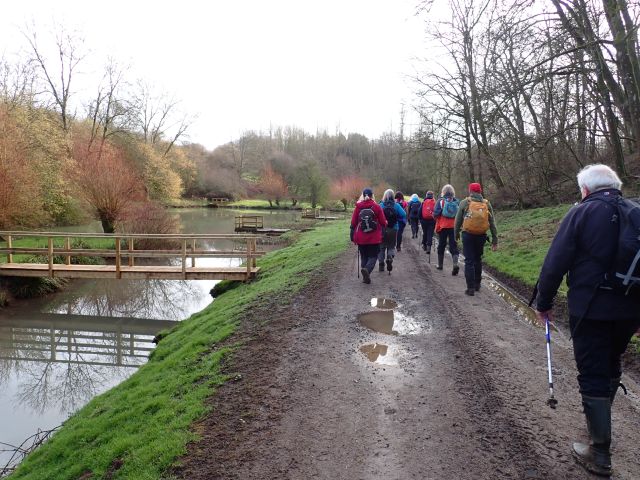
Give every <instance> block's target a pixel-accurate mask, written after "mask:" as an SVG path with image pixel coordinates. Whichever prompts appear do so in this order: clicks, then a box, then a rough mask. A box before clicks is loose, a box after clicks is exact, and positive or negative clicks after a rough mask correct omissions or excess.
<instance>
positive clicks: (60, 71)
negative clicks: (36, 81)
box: [24, 27, 84, 132]
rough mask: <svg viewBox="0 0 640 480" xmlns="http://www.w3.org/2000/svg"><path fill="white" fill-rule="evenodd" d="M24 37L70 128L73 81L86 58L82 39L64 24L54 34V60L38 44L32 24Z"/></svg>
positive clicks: (63, 123) (63, 121)
mask: <svg viewBox="0 0 640 480" xmlns="http://www.w3.org/2000/svg"><path fill="white" fill-rule="evenodd" d="M24 37H25V38H26V39H27V42H28V43H29V46H30V48H31V53H32V54H33V61H34V62H35V63H36V65H37V66H38V68H39V70H40V73H41V74H42V76H43V80H44V86H45V88H46V90H47V92H48V93H49V95H50V96H51V98H52V100H53V104H54V106H55V107H56V109H57V110H58V113H59V115H60V121H61V124H62V129H63V130H64V131H65V132H68V131H69V129H70V128H71V123H70V122H71V113H70V111H69V110H70V106H69V99H70V97H71V92H72V90H71V82H72V80H73V78H74V74H75V73H76V69H77V68H78V64H79V63H80V62H81V61H82V59H83V58H84V54H83V52H82V50H81V45H82V44H83V40H82V39H81V38H80V37H78V36H77V35H75V34H69V33H67V32H66V31H65V30H64V28H63V27H59V28H58V31H57V32H56V34H55V60H51V59H49V58H48V57H47V55H46V54H45V53H44V52H45V49H43V48H42V47H41V45H39V44H38V37H37V34H36V29H35V27H32V29H31V31H30V32H29V31H27V32H24Z"/></svg>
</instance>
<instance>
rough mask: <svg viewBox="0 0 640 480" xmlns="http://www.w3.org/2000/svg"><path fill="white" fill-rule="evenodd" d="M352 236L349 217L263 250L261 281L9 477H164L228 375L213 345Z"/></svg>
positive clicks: (189, 323)
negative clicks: (263, 301) (272, 249)
mask: <svg viewBox="0 0 640 480" xmlns="http://www.w3.org/2000/svg"><path fill="white" fill-rule="evenodd" d="M348 241H349V238H348V235H347V228H346V224H345V223H344V222H328V223H327V224H324V225H323V226H321V227H318V228H317V229H316V230H315V231H314V232H309V233H306V234H301V235H300V238H299V239H298V240H297V241H296V243H295V244H293V245H292V246H290V247H288V248H286V249H283V250H279V251H276V252H272V253H270V254H268V255H266V256H265V257H264V258H263V259H262V260H261V261H260V262H259V266H260V267H261V272H260V275H259V279H258V280H257V281H254V282H252V283H250V284H243V285H241V286H239V287H237V288H235V289H233V290H231V291H228V292H226V293H225V294H223V295H221V296H220V297H219V298H217V299H216V300H215V301H214V302H213V303H212V304H210V305H209V306H208V307H207V308H206V309H204V310H203V311H201V312H199V313H197V314H194V315H192V316H191V317H190V318H189V319H188V320H185V321H184V322H181V323H180V324H179V325H178V326H177V327H176V328H175V329H173V330H172V331H171V332H170V333H169V334H168V335H166V336H165V337H164V338H163V340H162V341H160V343H159V344H158V347H157V348H156V350H155V351H154V352H153V353H152V355H151V357H150V359H149V362H148V363H147V364H145V365H144V366H142V367H141V368H140V369H139V370H138V372H136V373H135V374H134V375H133V376H131V377H130V378H129V379H127V380H126V381H124V382H123V383H121V384H120V385H118V386H117V387H115V388H113V389H111V390H109V391H108V392H106V393H104V394H102V395H100V396H98V397H96V398H94V399H93V400H92V401H91V402H89V403H88V404H87V405H86V406H85V407H84V408H82V409H81V410H80V411H79V412H78V413H77V414H75V415H74V416H72V417H71V418H70V419H69V420H67V421H66V422H65V424H64V425H63V427H62V428H61V429H60V431H59V432H57V433H56V434H55V435H54V436H53V438H51V440H49V441H48V442H47V443H45V444H44V445H43V446H42V447H40V448H39V449H37V450H36V451H35V452H33V453H32V454H31V455H29V456H28V457H27V458H26V459H25V461H24V462H23V463H22V464H21V465H20V466H19V467H18V469H17V470H16V471H15V472H14V473H13V474H12V475H11V476H10V479H11V480H16V479H30V480H35V479H52V478H55V479H77V478H79V477H82V476H83V475H85V477H84V478H104V477H105V476H108V478H114V479H116V478H121V479H125V478H126V479H159V478H164V477H163V473H164V472H165V471H166V470H167V468H168V467H169V466H170V465H171V463H172V462H173V461H174V459H176V458H177V457H178V456H179V455H181V454H183V453H185V445H186V444H187V442H189V441H191V440H195V439H196V438H197V435H196V434H195V433H194V432H192V431H191V430H190V425H191V424H192V423H193V422H194V421H195V420H197V419H198V418H200V417H202V416H203V415H204V414H205V413H206V406H205V400H206V399H207V397H209V396H210V395H212V394H213V392H215V389H216V387H217V386H219V385H221V384H222V383H224V382H225V381H226V380H227V378H225V377H224V376H223V375H222V374H221V373H220V372H221V362H222V360H223V359H224V358H225V356H227V355H229V354H231V353H232V349H231V348H229V347H225V348H217V346H216V345H217V344H218V343H219V342H221V341H222V340H224V339H226V338H227V337H229V336H230V335H231V334H233V333H234V331H235V329H236V327H237V326H238V325H239V322H240V320H241V318H242V316H243V313H244V312H246V311H248V310H249V309H251V308H252V307H253V306H255V305H257V304H259V302H260V299H261V298H269V297H271V296H273V295H279V296H280V297H283V296H286V297H288V298H292V297H293V296H294V295H295V294H296V292H298V291H299V290H300V289H301V288H302V287H304V286H305V284H306V283H307V282H308V278H309V275H307V273H309V272H312V271H314V270H316V269H317V268H319V267H320V266H321V265H322V264H324V263H325V262H327V261H329V260H331V259H332V258H334V257H336V256H337V255H339V254H340V253H341V252H343V251H344V250H345V249H346V248H347V246H348ZM239 348H241V347H239ZM89 473H90V474H92V475H89Z"/></svg>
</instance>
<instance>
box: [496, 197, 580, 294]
mask: <svg viewBox="0 0 640 480" xmlns="http://www.w3.org/2000/svg"><path fill="white" fill-rule="evenodd" d="M570 208H571V205H559V206H556V207H545V208H534V209H531V210H514V211H502V212H500V211H496V225H497V228H498V238H499V248H498V250H497V251H496V252H492V251H491V250H490V249H489V248H486V249H485V256H484V260H485V262H486V264H487V265H489V266H490V267H491V268H493V269H495V270H497V271H498V272H500V273H502V274H504V275H506V276H508V277H510V278H512V279H514V280H515V281H517V282H520V283H521V284H522V285H524V286H525V287H530V288H533V287H534V285H535V284H536V281H537V280H538V275H539V273H540V268H541V267H542V262H543V261H544V257H545V256H546V254H547V251H548V250H549V245H550V244H551V240H552V239H553V237H554V235H555V234H556V231H557V230H558V225H559V223H560V220H562V218H563V217H564V215H565V214H566V213H567V212H568V211H569V209H570ZM561 288H562V289H563V290H561V293H563V292H564V291H565V290H566V288H565V286H564V283H563V286H562V287H561Z"/></svg>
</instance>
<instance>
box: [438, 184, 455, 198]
mask: <svg viewBox="0 0 640 480" xmlns="http://www.w3.org/2000/svg"><path fill="white" fill-rule="evenodd" d="M447 193H450V194H451V196H452V197H455V196H456V191H455V190H454V188H453V187H452V186H451V185H449V184H448V183H447V184H446V185H445V186H444V187H442V193H440V195H441V196H443V197H444V196H446V195H447Z"/></svg>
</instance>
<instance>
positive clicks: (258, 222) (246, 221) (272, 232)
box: [234, 215, 290, 237]
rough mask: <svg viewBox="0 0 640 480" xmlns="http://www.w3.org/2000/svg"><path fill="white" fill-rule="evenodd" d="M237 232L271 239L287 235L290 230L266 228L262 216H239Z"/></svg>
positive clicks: (236, 225) (236, 220) (236, 221)
mask: <svg viewBox="0 0 640 480" xmlns="http://www.w3.org/2000/svg"><path fill="white" fill-rule="evenodd" d="M234 230H235V231H236V232H247V233H255V234H259V235H266V236H269V237H274V236H280V235H282V234H283V233H287V232H288V231H289V230H290V229H289V228H264V218H263V217H262V216H261V215H238V216H237V217H236V219H235V228H234Z"/></svg>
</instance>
